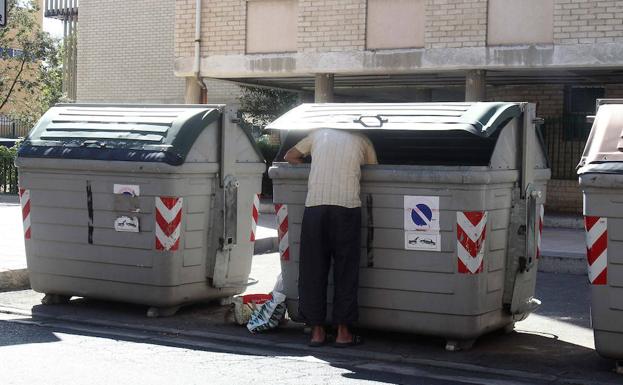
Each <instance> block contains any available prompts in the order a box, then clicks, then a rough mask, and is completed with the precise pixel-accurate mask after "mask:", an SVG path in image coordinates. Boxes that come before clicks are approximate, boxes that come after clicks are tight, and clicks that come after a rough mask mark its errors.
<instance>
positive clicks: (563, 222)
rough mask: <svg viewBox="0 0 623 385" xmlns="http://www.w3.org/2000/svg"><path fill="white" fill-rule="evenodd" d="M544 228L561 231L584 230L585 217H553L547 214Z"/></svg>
mask: <svg viewBox="0 0 623 385" xmlns="http://www.w3.org/2000/svg"><path fill="white" fill-rule="evenodd" d="M543 226H545V227H553V228H559V229H577V230H584V217H582V216H579V215H552V214H545V217H544V218H543Z"/></svg>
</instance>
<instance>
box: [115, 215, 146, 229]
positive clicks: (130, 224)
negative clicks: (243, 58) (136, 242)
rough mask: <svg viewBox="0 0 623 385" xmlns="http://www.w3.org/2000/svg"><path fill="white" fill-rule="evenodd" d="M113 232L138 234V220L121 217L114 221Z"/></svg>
mask: <svg viewBox="0 0 623 385" xmlns="http://www.w3.org/2000/svg"><path fill="white" fill-rule="evenodd" d="M115 231H119V232H127V233H138V232H139V231H140V229H139V223H138V218H137V217H126V216H122V217H119V218H117V219H115Z"/></svg>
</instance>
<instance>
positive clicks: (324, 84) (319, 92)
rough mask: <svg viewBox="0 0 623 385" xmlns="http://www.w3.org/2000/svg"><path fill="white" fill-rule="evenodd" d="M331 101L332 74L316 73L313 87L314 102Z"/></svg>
mask: <svg viewBox="0 0 623 385" xmlns="http://www.w3.org/2000/svg"><path fill="white" fill-rule="evenodd" d="M332 101H333V74H316V85H315V88H314V102H315V103H331V102H332Z"/></svg>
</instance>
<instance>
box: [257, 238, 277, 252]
mask: <svg viewBox="0 0 623 385" xmlns="http://www.w3.org/2000/svg"><path fill="white" fill-rule="evenodd" d="M277 251H279V240H278V238H277V237H269V238H260V239H256V240H255V245H254V246H253V255H257V254H267V253H276V252H277Z"/></svg>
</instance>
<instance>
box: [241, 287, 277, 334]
mask: <svg viewBox="0 0 623 385" xmlns="http://www.w3.org/2000/svg"><path fill="white" fill-rule="evenodd" d="M272 295H273V298H272V299H271V300H269V301H266V302H264V304H263V305H262V307H260V308H259V309H258V310H257V311H256V312H255V313H253V315H251V320H249V323H248V324H247V329H249V331H250V332H251V333H253V334H255V333H260V332H263V331H266V330H270V329H274V328H276V327H277V326H278V325H279V322H280V321H281V320H282V319H283V317H284V316H285V314H286V304H285V300H286V296H285V294H283V293H280V292H277V291H274V292H272Z"/></svg>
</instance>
